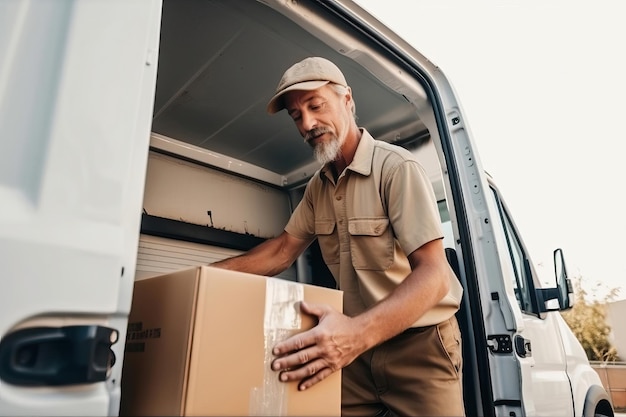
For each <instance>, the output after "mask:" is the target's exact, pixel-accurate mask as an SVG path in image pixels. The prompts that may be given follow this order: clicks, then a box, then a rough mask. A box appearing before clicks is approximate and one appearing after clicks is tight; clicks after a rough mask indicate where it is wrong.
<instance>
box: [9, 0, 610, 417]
mask: <svg viewBox="0 0 626 417" xmlns="http://www.w3.org/2000/svg"><path fill="white" fill-rule="evenodd" d="M400 12H401V11H400ZM421 18H424V19H427V18H428V16H421ZM418 23H419V22H416V24H418ZM442 30H444V28H442ZM445 30H450V29H449V28H447V29H445ZM433 36H437V34H436V33H433ZM307 56H323V57H326V58H329V59H330V60H332V61H334V62H335V63H336V64H337V65H338V66H339V67H340V68H341V69H342V70H343V71H344V73H345V75H346V78H347V80H348V82H349V84H350V85H351V87H352V89H353V93H354V98H355V101H356V105H357V114H358V122H359V124H360V125H362V126H364V127H366V128H367V129H368V130H369V131H370V132H371V133H372V134H373V136H374V137H376V138H379V139H383V140H385V141H388V142H391V143H395V144H398V145H400V146H403V147H406V148H408V149H409V150H411V151H412V152H414V153H415V154H416V155H417V157H418V158H419V160H420V161H421V163H422V164H423V166H424V167H425V168H426V170H427V171H428V173H429V176H430V179H431V181H432V184H433V186H434V189H435V191H436V195H437V198H438V200H439V207H440V213H441V221H442V224H443V227H444V230H445V232H446V238H445V245H446V248H447V251H448V256H449V261H450V263H451V264H452V265H453V267H454V269H455V271H456V273H457V275H458V278H459V280H460V282H461V283H462V285H463V287H464V299H463V303H462V308H461V310H460V311H459V320H460V323H461V327H462V332H463V336H464V343H463V354H464V379H465V380H464V386H465V393H464V394H465V405H466V410H467V415H468V416H507V417H510V416H531V415H537V416H559V417H563V416H594V415H596V416H597V415H603V416H612V415H613V409H612V407H611V404H610V401H609V397H608V396H607V394H606V392H605V390H604V389H603V388H602V384H601V382H600V379H599V377H598V375H597V374H596V373H595V371H594V370H593V369H592V368H591V367H590V366H589V363H588V361H587V359H586V357H585V353H584V351H583V349H582V348H581V346H580V345H579V343H578V342H577V341H576V339H575V337H574V336H573V334H572V333H571V331H570V330H569V329H568V327H567V325H565V324H564V322H563V320H562V319H561V316H560V314H559V311H560V310H565V309H568V308H570V307H571V303H572V299H571V287H570V285H569V281H568V279H567V274H566V269H565V265H564V262H563V256H562V253H561V252H560V251H559V250H556V251H555V272H556V276H555V281H554V284H555V285H556V287H555V288H545V289H544V288H540V283H539V279H538V276H537V273H536V271H535V268H534V266H533V262H532V261H531V259H530V258H529V257H528V252H527V250H526V247H525V245H524V242H523V239H522V231H520V230H518V229H517V228H516V226H515V223H514V221H513V218H512V217H511V215H510V213H509V211H508V210H507V207H506V205H505V203H504V201H503V198H502V195H501V193H500V191H499V190H498V188H497V187H496V185H495V183H494V182H493V180H492V179H491V178H489V177H488V176H487V175H486V174H485V172H484V171H483V168H482V166H481V161H480V157H479V155H478V153H477V151H476V147H475V143H474V141H473V140H472V136H471V133H470V130H469V126H468V121H467V120H466V119H465V115H464V113H463V110H462V108H461V105H460V103H459V101H458V99H457V97H456V96H455V94H454V91H453V88H452V87H451V85H450V83H449V82H448V81H447V80H446V78H445V76H444V74H443V73H442V71H441V70H440V68H438V67H437V66H436V65H435V64H433V63H432V62H430V61H429V60H428V59H427V58H426V57H424V56H422V55H421V54H420V53H419V52H418V51H416V50H415V49H414V48H413V47H412V46H411V45H409V44H407V43H406V42H405V41H404V40H402V39H400V38H399V37H398V36H397V35H395V34H394V33H393V32H392V31H391V30H389V29H388V28H386V27H384V26H383V25H382V24H381V23H380V22H378V21H377V20H376V19H374V18H373V17H372V16H370V15H369V14H367V13H366V12H365V11H364V10H362V9H361V8H360V7H359V6H358V5H357V4H355V3H353V2H351V1H348V0H341V1H333V0H324V1H322V0H317V1H316V0H299V1H285V0H260V1H253V0H194V1H192V0H186V1H180V0H163V1H161V0H135V1H130V0H106V1H105V0H100V1H97V0H84V1H29V0H4V1H2V2H1V3H0V134H1V138H0V279H1V286H0V335H2V339H1V341H0V381H1V383H0V414H1V415H14V416H15V415H64V416H68V415H81V416H85V415H117V414H118V413H119V404H120V396H121V388H120V387H121V384H122V382H123V381H122V372H121V369H122V363H123V359H124V346H125V341H124V340H125V337H124V335H125V334H126V327H127V315H128V312H129V310H130V307H131V296H132V289H133V282H134V281H135V280H137V279H142V278H146V277H149V276H153V275H159V274H163V273H165V272H169V271H173V270H177V269H182V268H185V267H189V266H193V265H201V264H206V263H209V262H212V261H215V260H218V259H222V258H224V257H227V256H231V255H233V254H236V253H241V252H242V251H245V250H247V249H249V248H251V247H253V246H254V245H256V244H258V243H259V242H261V241H263V240H264V239H266V238H269V237H272V236H275V235H277V234H278V233H280V232H281V230H282V227H283V226H284V225H285V223H286V222H287V219H288V217H289V214H290V212H291V210H292V208H293V207H294V206H295V204H296V203H297V202H298V200H299V198H300V197H301V194H302V191H303V186H304V184H305V183H306V181H307V180H308V179H309V177H310V176H311V175H312V174H313V172H314V171H315V170H316V169H317V168H318V165H317V163H316V162H314V160H313V159H312V156H311V151H310V149H309V147H308V146H307V145H305V144H303V143H302V141H301V139H300V137H299V135H298V134H297V131H296V129H295V128H294V126H293V123H292V121H291V120H290V118H289V117H287V116H285V115H282V116H281V115H280V114H279V115H276V116H268V115H267V114H266V111H265V106H266V103H267V101H268V99H269V98H270V97H271V95H272V92H273V89H274V88H275V86H276V84H277V82H278V78H280V75H281V74H282V72H283V71H284V70H285V68H287V67H288V66H290V65H291V64H293V63H294V62H297V61H299V60H300V59H302V58H304V57H307ZM468 65H480V63H479V62H477V63H468ZM485 88H486V89H488V88H496V87H495V86H489V85H486V86H485ZM504 136H505V133H504V132H503V137H504ZM281 277H283V278H285V279H291V280H297V281H299V282H306V283H313V284H317V285H332V281H331V279H329V275H328V273H327V271H326V269H325V266H324V264H323V262H322V261H321V260H320V255H319V251H318V248H317V246H316V245H315V244H314V245H313V246H312V247H311V248H310V249H309V250H308V251H307V253H306V254H305V255H303V256H302V257H301V258H300V259H299V260H298V261H297V263H296V264H295V265H294V266H293V267H292V268H290V269H289V270H287V271H286V272H285V273H284V274H282V275H281Z"/></svg>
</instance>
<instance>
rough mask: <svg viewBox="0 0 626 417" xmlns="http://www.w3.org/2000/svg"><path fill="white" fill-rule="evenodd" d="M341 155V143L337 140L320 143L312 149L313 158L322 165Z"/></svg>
mask: <svg viewBox="0 0 626 417" xmlns="http://www.w3.org/2000/svg"><path fill="white" fill-rule="evenodd" d="M340 153H341V143H340V140H339V139H334V140H332V141H330V142H322V143H319V144H318V145H316V146H315V147H314V148H313V156H314V157H315V159H316V160H317V162H319V163H320V164H322V165H324V164H326V163H328V162H333V161H335V160H337V158H339V155H340Z"/></svg>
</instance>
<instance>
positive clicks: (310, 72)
mask: <svg viewBox="0 0 626 417" xmlns="http://www.w3.org/2000/svg"><path fill="white" fill-rule="evenodd" d="M329 82H332V83H335V84H340V85H343V86H344V87H347V86H348V83H347V82H346V79H345V77H344V76H343V73H342V72H341V70H340V69H339V68H337V66H336V65H335V64H333V63H332V62H330V61H329V60H327V59H326V58H320V57H310V58H306V59H303V60H302V61H300V62H298V63H296V64H294V65H292V66H291V67H290V68H289V69H288V70H287V71H285V73H284V74H283V77H282V78H281V79H280V82H279V83H278V86H277V87H276V93H275V94H274V97H272V99H271V100H270V101H269V103H267V112H268V113H269V114H274V113H278V112H279V111H281V110H282V109H284V108H285V101H284V100H283V95H284V94H285V93H286V92H288V91H293V90H307V91H311V90H316V89H318V88H320V87H322V86H324V85H326V84H328V83H329Z"/></svg>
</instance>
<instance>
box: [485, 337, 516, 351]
mask: <svg viewBox="0 0 626 417" xmlns="http://www.w3.org/2000/svg"><path fill="white" fill-rule="evenodd" d="M487 346H489V351H490V352H491V353H512V352H513V342H512V341H511V336H509V335H508V334H492V335H489V336H487Z"/></svg>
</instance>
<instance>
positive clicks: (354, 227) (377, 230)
mask: <svg viewBox="0 0 626 417" xmlns="http://www.w3.org/2000/svg"><path fill="white" fill-rule="evenodd" d="M388 226H389V219H388V218H386V217H379V218H375V219H351V220H350V223H349V224H348V231H349V232H350V234H351V235H354V236H381V235H382V234H383V233H384V232H385V230H387V227H388Z"/></svg>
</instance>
